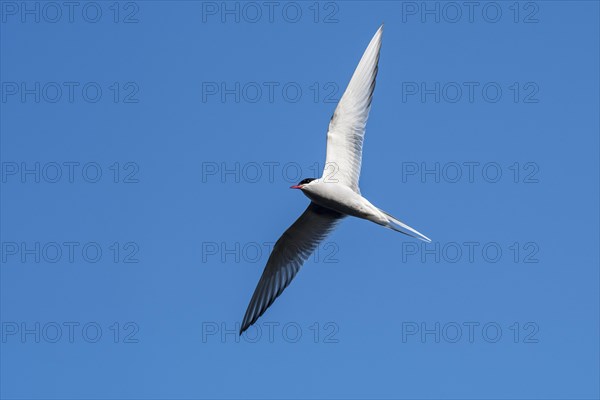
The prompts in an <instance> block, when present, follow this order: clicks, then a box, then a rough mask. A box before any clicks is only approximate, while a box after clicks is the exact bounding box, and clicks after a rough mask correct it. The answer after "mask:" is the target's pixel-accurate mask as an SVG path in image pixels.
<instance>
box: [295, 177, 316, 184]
mask: <svg viewBox="0 0 600 400" xmlns="http://www.w3.org/2000/svg"><path fill="white" fill-rule="evenodd" d="M315 179H317V178H306V179H302V180H301V181H300V183H299V184H298V185H306V184H307V183H310V182H312V181H314V180H315Z"/></svg>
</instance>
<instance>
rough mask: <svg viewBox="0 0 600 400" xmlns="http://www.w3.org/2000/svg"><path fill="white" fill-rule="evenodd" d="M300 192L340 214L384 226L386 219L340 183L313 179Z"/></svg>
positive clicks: (368, 203) (372, 206) (369, 203)
mask: <svg viewBox="0 0 600 400" xmlns="http://www.w3.org/2000/svg"><path fill="white" fill-rule="evenodd" d="M302 192H303V193H304V194H305V195H306V196H307V197H308V198H309V199H311V200H312V201H313V202H315V203H317V204H318V205H320V206H323V207H326V208H328V209H330V210H333V211H337V212H339V213H341V214H345V215H350V216H353V217H357V218H362V219H366V220H368V221H373V222H375V223H376V224H380V225H384V224H386V223H387V221H388V219H387V218H386V216H385V215H384V214H383V213H382V212H381V211H379V209H378V208H377V207H375V206H374V205H373V204H371V202H370V201H369V200H367V199H365V198H364V197H362V196H361V195H360V194H359V193H356V192H355V191H354V190H352V189H350V188H349V187H348V186H346V185H344V184H342V183H336V182H325V181H323V180H321V179H315V180H314V181H312V182H310V183H309V184H307V185H303V187H302Z"/></svg>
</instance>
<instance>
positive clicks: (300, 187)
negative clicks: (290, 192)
mask: <svg viewBox="0 0 600 400" xmlns="http://www.w3.org/2000/svg"><path fill="white" fill-rule="evenodd" d="M290 189H302V186H300V185H294V186H290Z"/></svg>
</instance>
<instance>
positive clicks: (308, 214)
mask: <svg viewBox="0 0 600 400" xmlns="http://www.w3.org/2000/svg"><path fill="white" fill-rule="evenodd" d="M382 33H383V25H381V27H380V28H379V29H378V30H377V32H376V33H375V35H374V36H373V39H371V42H370V43H369V45H368V46H367V49H366V50H365V52H364V54H363V56H362V58H361V59H360V62H359V63H358V66H357V67H356V70H355V71H354V74H353V75H352V78H351V79H350V83H349V84H348V87H347V88H346V91H345V92H344V95H343V96H342V98H341V99H340V102H339V103H338V105H337V108H336V109H335V112H334V113H333V116H332V117H331V121H330V122H329V131H328V132H327V158H326V161H325V168H324V170H323V175H322V176H321V178H318V179H315V178H308V179H304V180H302V181H301V182H300V183H298V184H297V185H294V186H292V187H291V188H293V189H300V190H302V192H303V193H304V194H305V195H306V196H307V197H308V198H309V199H310V200H312V201H311V203H310V205H309V206H308V208H307V209H306V210H305V211H304V213H303V214H302V215H301V216H300V218H298V219H297V220H296V222H294V223H293V224H292V226H290V227H289V228H288V229H287V230H286V231H285V232H284V233H283V235H281V237H280V238H279V240H278V241H277V243H275V247H274V248H273V251H272V252H271V255H270V256H269V260H268V261H267V265H266V267H265V269H264V271H263V273H262V276H261V277H260V280H259V281H258V285H257V286H256V289H255V290H254V294H253V295H252V299H251V300H250V304H249V305H248V309H247V310H246V314H245V315H244V320H243V322H242V325H241V328H240V335H241V334H242V332H244V331H245V330H246V329H248V327H250V326H251V325H252V324H253V323H254V322H256V320H257V319H258V318H259V317H260V316H261V315H262V314H263V313H264V312H265V311H266V310H267V308H269V306H270V305H271V304H272V303H273V301H275V299H276V298H277V297H278V296H279V295H280V294H281V293H282V292H283V290H284V289H285V288H286V287H287V286H288V285H289V284H290V282H291V281H292V279H294V277H295V276H296V274H297V273H298V271H299V270H300V267H301V266H302V264H303V263H304V261H306V259H307V258H308V257H310V255H311V254H312V253H313V251H314V250H315V248H316V247H317V246H318V245H319V243H320V242H321V241H322V240H323V239H325V237H326V236H327V235H328V234H329V233H330V232H331V231H333V229H334V228H335V226H336V225H337V223H338V222H339V221H340V220H341V219H342V218H344V217H345V216H347V215H351V216H353V217H358V218H362V219H366V220H369V221H372V222H375V223H376V224H379V225H382V226H384V227H386V228H390V229H393V230H395V231H398V232H401V233H404V234H406V235H409V236H412V237H415V238H418V239H421V240H424V241H426V242H430V241H431V240H430V239H429V238H428V237H427V236H425V235H422V234H421V233H419V232H417V231H416V230H415V229H413V228H411V227H410V226H408V225H406V224H404V223H402V222H400V221H399V220H398V219H396V218H395V217H393V216H392V215H390V214H388V213H386V212H385V211H383V210H381V209H379V208H377V207H375V206H374V205H373V204H371V203H370V202H369V200H367V199H365V198H364V197H363V196H362V195H361V194H360V190H359V188H358V179H359V175H360V166H361V160H362V148H363V140H364V137H365V127H366V125H367V118H368V116H369V110H370V108H371V100H372V98H373V90H374V89H375V77H376V76H377V68H378V67H377V64H378V62H379V50H380V48H381V36H382Z"/></svg>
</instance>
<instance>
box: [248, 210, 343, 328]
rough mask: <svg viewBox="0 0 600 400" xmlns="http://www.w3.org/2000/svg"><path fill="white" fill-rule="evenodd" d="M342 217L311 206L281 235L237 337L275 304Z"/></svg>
mask: <svg viewBox="0 0 600 400" xmlns="http://www.w3.org/2000/svg"><path fill="white" fill-rule="evenodd" d="M342 218H343V215H342V214H340V213H337V212H335V211H333V210H329V209H327V208H325V207H321V206H319V205H317V204H315V203H312V202H311V203H310V205H309V206H308V208H307V209H306V211H304V213H302V215H301V216H300V217H299V218H298V219H297V220H296V222H294V223H293V224H292V226H290V227H289V228H288V229H287V230H286V231H285V232H284V233H283V235H281V237H280V238H279V240H278V241H277V243H275V247H273V252H272V253H271V255H270V256H269V260H268V261H267V266H266V267H265V270H264V271H263V273H262V276H261V277H260V280H259V281H258V285H257V286H256V289H255V290H254V294H253V295H252V299H251V300H250V304H249V305H248V309H247V310H246V315H244V320H243V322H242V326H241V328H240V335H241V334H242V332H244V331H245V330H246V329H248V327H249V326H250V325H252V324H253V323H254V322H255V321H256V320H257V319H258V318H259V317H260V316H261V315H262V314H263V313H264V312H265V311H266V310H267V308H269V306H270V305H271V304H272V303H273V301H275V299H276V298H277V297H278V296H279V295H280V294H281V293H282V292H283V290H284V289H285V288H286V287H287V286H288V285H289V284H290V282H291V281H292V279H294V277H295V276H296V274H297V273H298V271H299V270H300V267H301V266H302V264H304V261H306V259H307V258H308V257H310V255H311V254H312V253H313V251H314V250H315V248H316V247H317V246H318V245H319V243H320V242H321V241H322V240H323V239H325V237H326V236H327V234H329V233H330V232H331V231H332V230H333V229H334V228H335V225H336V223H337V222H338V221H339V220H340V219H342Z"/></svg>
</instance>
